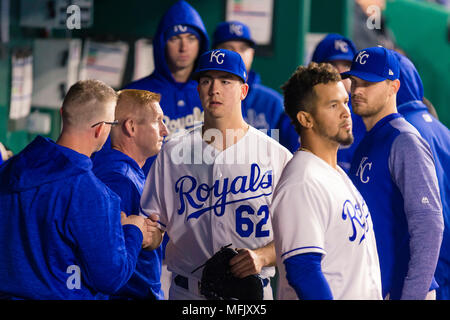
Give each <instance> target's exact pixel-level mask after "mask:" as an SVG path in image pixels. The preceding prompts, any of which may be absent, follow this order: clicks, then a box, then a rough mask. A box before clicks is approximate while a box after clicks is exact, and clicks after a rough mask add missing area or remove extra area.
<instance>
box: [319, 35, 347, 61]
mask: <svg viewBox="0 0 450 320" xmlns="http://www.w3.org/2000/svg"><path fill="white" fill-rule="evenodd" d="M355 54H356V47H355V44H354V43H353V41H352V40H350V39H348V38H346V37H344V36H341V35H340V34H337V33H330V34H328V35H327V36H326V37H325V38H323V39H322V41H320V42H319V44H318V45H317V47H316V49H315V50H314V53H313V55H312V59H311V61H313V62H316V63H321V62H328V61H334V60H346V61H352V60H353V58H354V56H355Z"/></svg>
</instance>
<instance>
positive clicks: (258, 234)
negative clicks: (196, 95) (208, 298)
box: [141, 127, 292, 280]
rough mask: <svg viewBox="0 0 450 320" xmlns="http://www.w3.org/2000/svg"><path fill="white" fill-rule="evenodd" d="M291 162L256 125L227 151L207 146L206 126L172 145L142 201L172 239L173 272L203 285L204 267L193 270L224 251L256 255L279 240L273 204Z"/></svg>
mask: <svg viewBox="0 0 450 320" xmlns="http://www.w3.org/2000/svg"><path fill="white" fill-rule="evenodd" d="M213 133H214V132H213ZM291 158H292V154H291V153H290V152H289V151H288V150H287V149H286V148H284V147H283V146H281V145H280V144H279V143H278V142H276V141H275V140H274V139H272V138H270V137H268V136H267V135H266V134H264V133H262V132H260V131H258V130H257V129H255V128H253V127H250V128H249V130H248V131H247V132H246V133H245V135H244V136H243V137H242V138H241V139H240V140H239V141H238V142H237V143H236V144H234V145H232V146H230V147H228V148H227V149H225V150H223V151H220V150H218V149H216V148H214V147H213V146H211V145H209V144H207V143H206V142H205V141H203V139H202V128H201V127H199V128H196V129H193V130H191V131H190V132H188V133H186V134H185V135H182V136H179V137H174V138H172V139H170V140H169V141H168V142H167V143H166V144H165V145H164V146H163V148H162V150H161V151H160V153H159V154H158V157H157V159H156V160H155V162H154V163H153V166H152V168H151V171H150V173H149V176H148V177H147V180H146V184H145V187H144V191H143V194H142V198H141V208H142V212H143V213H144V214H147V215H148V214H150V213H157V214H159V215H160V228H161V229H162V230H164V231H167V233H168V235H169V237H170V241H169V243H168V245H167V247H166V257H165V262H166V263H167V267H168V270H169V271H172V272H174V273H176V274H179V275H182V276H184V277H189V278H195V279H198V280H200V279H201V273H202V270H203V269H202V268H200V269H199V270H198V271H196V272H195V273H193V274H191V272H192V271H193V270H194V269H195V268H197V267H199V266H200V265H202V264H204V263H205V262H206V260H208V259H209V258H210V257H212V256H213V254H214V253H215V252H217V251H218V250H219V249H220V248H221V247H223V246H225V245H228V244H230V243H231V244H232V247H233V248H249V249H256V248H259V247H263V246H264V245H266V244H268V243H269V242H270V241H272V240H273V232H272V223H271V219H270V213H269V206H270V202H271V200H272V194H273V191H274V190H275V185H276V183H277V182H278V180H279V178H280V177H281V172H282V170H283V168H284V166H285V165H286V163H287V162H288V161H289V160H290V159H291ZM274 273H275V270H274V267H269V268H263V270H262V273H261V277H263V278H267V277H270V276H273V275H274Z"/></svg>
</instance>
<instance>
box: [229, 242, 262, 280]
mask: <svg viewBox="0 0 450 320" xmlns="http://www.w3.org/2000/svg"><path fill="white" fill-rule="evenodd" d="M236 250H237V252H238V255H237V256H235V257H233V258H232V259H231V260H230V266H231V273H233V275H234V276H235V277H238V278H245V277H247V276H249V275H252V274H258V273H261V269H262V267H263V266H264V258H263V257H261V256H260V255H259V254H258V253H257V252H256V251H254V250H250V249H236Z"/></svg>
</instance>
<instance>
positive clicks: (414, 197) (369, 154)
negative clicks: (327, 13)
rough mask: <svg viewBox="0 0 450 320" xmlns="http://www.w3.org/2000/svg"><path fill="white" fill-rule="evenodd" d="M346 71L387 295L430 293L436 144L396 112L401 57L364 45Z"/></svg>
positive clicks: (358, 171)
mask: <svg viewBox="0 0 450 320" xmlns="http://www.w3.org/2000/svg"><path fill="white" fill-rule="evenodd" d="M342 76H343V77H344V78H345V77H350V79H351V82H352V83H351V97H352V106H353V111H354V112H355V113H356V114H358V115H360V116H361V117H362V119H363V121H364V124H365V126H366V128H367V133H366V135H365V136H364V138H363V140H362V141H361V143H360V144H359V145H358V147H357V149H356V151H355V154H354V157H353V160H352V164H351V167H350V171H349V176H350V178H351V179H352V181H353V183H354V184H355V186H356V187H357V188H358V190H359V191H360V192H361V194H362V195H363V197H364V199H365V200H366V202H367V205H368V207H369V210H370V212H371V214H372V220H373V225H374V231H375V238H376V241H377V250H378V256H379V260H380V267H381V285H382V290H383V298H389V299H407V300H416V299H419V300H421V299H431V298H433V295H434V290H433V289H436V286H435V281H434V272H435V269H436V264H437V260H438V256H439V249H440V246H441V242H442V234H443V229H444V224H443V218H442V205H441V199H440V194H439V187H438V181H437V177H436V170H435V166H434V161H433V156H432V153H431V149H430V146H429V145H428V143H427V142H426V141H425V140H424V139H423V138H422V137H421V136H420V134H419V133H418V132H417V130H416V129H415V128H414V127H413V126H412V125H411V124H410V123H408V122H407V121H406V120H405V118H404V117H403V116H402V115H401V114H399V113H398V112H397V107H396V97H397V92H398V90H399V88H400V85H401V83H400V81H399V80H398V79H399V66H398V60H397V58H396V57H395V56H394V55H393V54H392V52H391V51H389V50H387V49H385V48H383V47H373V48H366V49H363V50H360V51H359V52H357V54H356V55H355V58H354V59H353V61H352V66H351V69H350V71H348V72H344V73H343V74H342ZM429 291H431V293H429Z"/></svg>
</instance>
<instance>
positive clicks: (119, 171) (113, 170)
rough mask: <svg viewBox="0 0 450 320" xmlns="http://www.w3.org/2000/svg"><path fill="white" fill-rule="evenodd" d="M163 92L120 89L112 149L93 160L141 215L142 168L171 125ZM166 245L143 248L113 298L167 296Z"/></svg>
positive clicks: (129, 208) (129, 209)
mask: <svg viewBox="0 0 450 320" xmlns="http://www.w3.org/2000/svg"><path fill="white" fill-rule="evenodd" d="M159 101H160V95H159V94H157V93H153V92H149V91H146V90H136V89H125V90H122V91H120V92H119V99H118V101H117V106H116V113H115V114H116V119H117V121H118V122H119V123H118V125H117V126H115V127H114V128H113V129H112V130H111V135H110V136H111V148H107V149H102V150H101V151H100V152H98V153H97V155H96V156H95V158H94V160H93V165H94V167H93V171H94V173H95V175H96V176H97V177H98V178H99V179H100V180H102V181H103V182H104V183H105V184H106V185H107V186H108V187H109V188H110V189H111V190H113V191H114V192H115V193H116V194H117V195H119V197H120V199H121V200H122V201H121V203H120V207H121V209H122V211H123V212H125V213H126V214H127V215H130V214H135V215H138V214H139V202H140V200H141V194H142V190H143V188H144V184H145V176H144V172H143V171H142V169H141V168H142V166H143V165H144V163H145V161H146V160H147V158H149V157H150V156H154V155H155V154H157V153H158V152H159V150H160V149H161V146H162V143H163V139H164V136H166V135H167V128H166V126H165V125H164V123H163V112H162V110H161V107H160V105H159ZM161 260H162V248H161V247H160V246H158V248H156V249H154V250H147V249H142V250H141V252H140V254H139V258H138V261H137V264H136V271H135V272H134V274H133V275H132V277H131V278H130V280H129V281H128V282H127V284H126V285H125V286H124V287H123V288H121V289H120V290H119V291H118V292H117V294H116V295H114V296H113V297H111V298H112V299H158V300H160V299H164V292H163V291H162V289H161Z"/></svg>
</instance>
